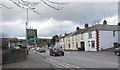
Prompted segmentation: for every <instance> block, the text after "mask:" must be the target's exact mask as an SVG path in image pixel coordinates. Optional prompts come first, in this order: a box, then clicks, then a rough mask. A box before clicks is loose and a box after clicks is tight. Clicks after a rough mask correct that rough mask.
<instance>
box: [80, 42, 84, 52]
mask: <svg viewBox="0 0 120 70" xmlns="http://www.w3.org/2000/svg"><path fill="white" fill-rule="evenodd" d="M81 51H85V43H84V42H81Z"/></svg>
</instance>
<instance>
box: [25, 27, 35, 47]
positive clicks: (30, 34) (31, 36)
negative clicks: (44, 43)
mask: <svg viewBox="0 0 120 70" xmlns="http://www.w3.org/2000/svg"><path fill="white" fill-rule="evenodd" d="M27 40H28V42H29V41H32V42H33V43H34V44H35V45H36V44H37V29H27ZM28 44H29V43H28Z"/></svg>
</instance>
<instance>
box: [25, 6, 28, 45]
mask: <svg viewBox="0 0 120 70" xmlns="http://www.w3.org/2000/svg"><path fill="white" fill-rule="evenodd" d="M26 15H27V21H26V28H25V30H26V45H27V47H28V39H27V36H28V35H27V33H28V32H27V28H28V8H27V10H26Z"/></svg>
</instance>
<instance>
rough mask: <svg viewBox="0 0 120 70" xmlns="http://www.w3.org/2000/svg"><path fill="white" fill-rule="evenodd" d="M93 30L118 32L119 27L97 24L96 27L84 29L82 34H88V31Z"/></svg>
mask: <svg viewBox="0 0 120 70" xmlns="http://www.w3.org/2000/svg"><path fill="white" fill-rule="evenodd" d="M95 30H103V31H120V26H118V25H102V24H97V25H93V26H91V27H88V28H86V29H84V30H83V32H82V33H84V32H90V31H95Z"/></svg>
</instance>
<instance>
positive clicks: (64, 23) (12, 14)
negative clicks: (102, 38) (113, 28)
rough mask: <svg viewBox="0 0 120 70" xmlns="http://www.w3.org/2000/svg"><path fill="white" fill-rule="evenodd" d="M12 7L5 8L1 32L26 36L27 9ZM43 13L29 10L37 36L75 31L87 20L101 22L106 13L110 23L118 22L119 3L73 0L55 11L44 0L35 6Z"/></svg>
mask: <svg viewBox="0 0 120 70" xmlns="http://www.w3.org/2000/svg"><path fill="white" fill-rule="evenodd" d="M11 6H13V7H15V8H13V9H6V8H3V9H2V11H3V12H2V17H1V19H2V21H3V25H2V28H3V29H2V32H4V33H5V34H7V36H9V37H20V36H21V37H22V36H25V23H26V19H27V18H26V9H22V8H19V7H17V6H15V5H14V4H11ZM35 8H36V9H35V10H37V11H39V12H41V13H42V14H43V15H37V14H36V13H34V12H32V11H31V10H29V18H28V19H29V28H30V27H33V28H35V29H37V30H38V36H42V37H44V36H45V37H49V36H53V35H55V34H63V33H65V32H73V31H74V30H75V28H76V27H77V26H79V27H80V28H83V26H84V24H85V23H88V24H89V25H93V24H95V22H100V23H102V21H103V19H104V14H106V20H107V21H108V24H114V23H115V24H116V22H117V20H116V19H117V16H115V15H117V13H118V4H117V2H70V3H69V4H66V5H65V6H64V8H63V9H62V10H60V11H56V10H54V9H52V8H50V7H48V6H46V5H45V4H43V3H40V4H39V5H37V6H36V7H35Z"/></svg>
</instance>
